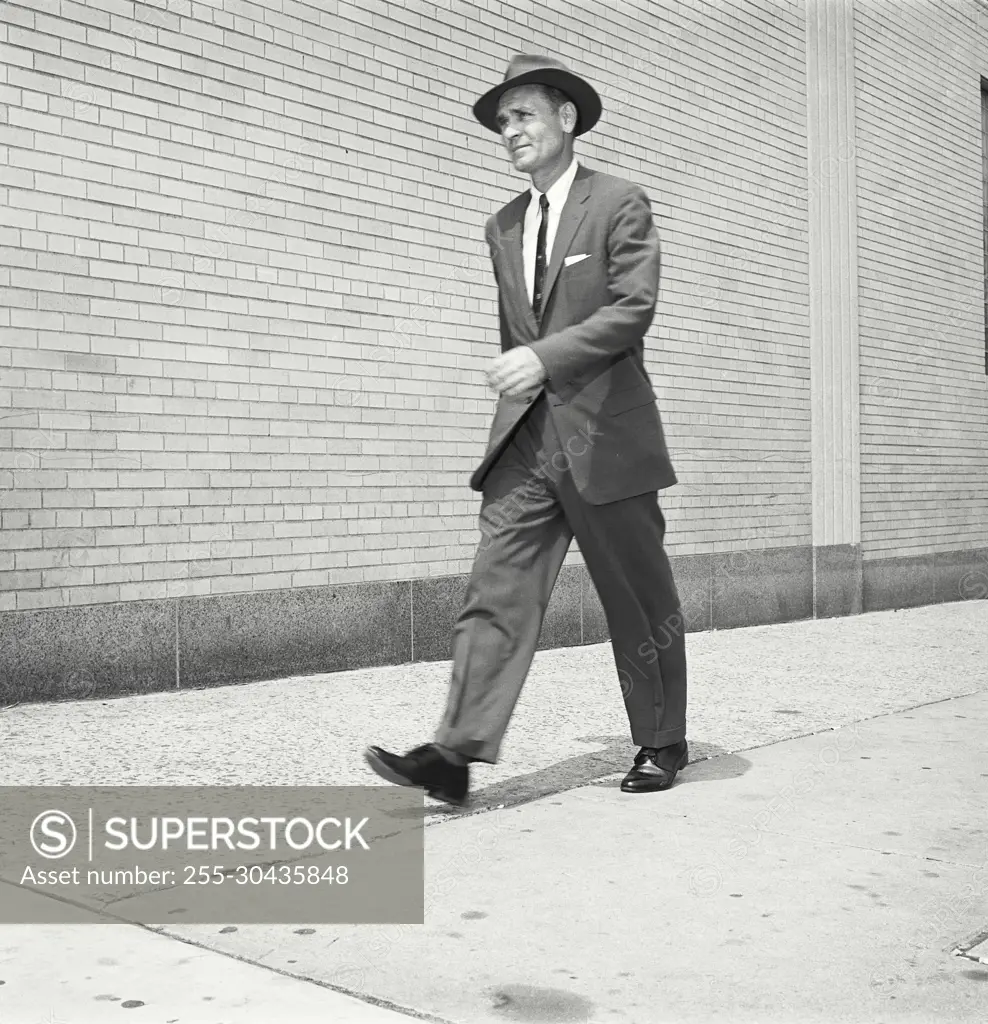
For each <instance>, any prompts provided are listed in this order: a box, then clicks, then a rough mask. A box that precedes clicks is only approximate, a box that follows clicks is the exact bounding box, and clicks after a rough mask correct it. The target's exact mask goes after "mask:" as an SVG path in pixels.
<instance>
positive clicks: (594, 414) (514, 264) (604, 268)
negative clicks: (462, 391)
mask: <svg viewBox="0 0 988 1024" xmlns="http://www.w3.org/2000/svg"><path fill="white" fill-rule="evenodd" d="M529 201H530V193H529V192H528V191H527V190H526V191H525V192H523V193H521V195H519V196H517V197H516V198H515V199H513V200H512V201H511V202H510V203H508V204H507V205H506V206H504V207H502V209H501V210H499V211H498V212H497V213H496V214H494V216H492V217H491V218H490V219H489V220H488V222H487V243H488V246H489V247H490V253H491V260H492V262H493V265H494V276H495V279H496V281H497V285H498V292H499V311H500V324H501V350H502V351H507V350H508V349H509V348H512V347H514V346H515V345H528V346H530V347H531V348H532V349H533V351H535V353H536V354H537V355H538V356H539V358H540V359H541V360H542V362H543V363H544V364H545V367H546V369H547V371H548V373H549V378H548V380H547V381H546V382H545V384H544V386H543V388H542V389H540V390H544V391H545V393H546V398H547V400H548V403H549V411H550V413H551V415H552V420H553V424H554V426H555V429H556V432H557V434H558V435H559V439H560V442H561V443H562V445H563V448H564V451H565V452H567V453H568V458H567V460H566V461H567V462H568V465H569V467H570V468H571V472H572V477H573V480H574V483H575V484H576V487H577V489H578V491H579V492H580V494H581V495H582V496H583V498H584V499H585V500H586V501H588V502H590V503H591V504H595V505H601V504H606V503H607V502H611V501H620V500H621V499H623V498H630V497H632V496H634V495H636V494H644V493H646V492H648V491H656V490H659V489H661V488H664V487H671V486H672V485H673V484H675V483H676V474H675V471H674V470H673V467H672V463H671V461H670V459H669V453H668V451H667V449H666V443H665V437H664V435H663V430H662V422H661V418H660V416H659V411H658V408H657V406H656V401H655V393H654V392H653V390H652V383H651V380H650V378H649V375H648V372H647V371H646V369H645V364H644V338H645V332H646V331H647V330H648V328H649V326H650V325H651V323H652V319H653V317H654V315H655V303H656V296H657V293H658V288H659V271H660V264H661V255H660V248H659V238H658V234H657V232H656V230H655V225H654V223H653V221H652V210H651V205H650V203H649V200H648V196H647V195H646V194H645V192H644V191H643V190H642V189H641V188H639V187H638V186H637V185H633V184H631V183H630V182H627V181H624V180H622V179H621V178H616V177H614V176H613V175H610V174H603V173H601V172H600V171H591V170H588V169H587V168H586V167H584V166H583V165H582V164H581V165H580V167H579V169H578V171H577V174H576V178H575V179H574V181H573V184H572V187H571V188H570V192H569V196H568V197H567V200H566V203H565V205H564V206H563V210H562V214H561V216H560V220H559V227H558V229H557V231H556V237H555V240H554V242H553V247H552V254H551V256H550V259H549V266H548V268H547V271H546V281H545V288H544V294H545V300H544V306H543V315H542V323H541V327H540V326H539V324H538V322H537V321H536V319H535V316H534V314H533V313H532V308H531V305H530V304H529V301H528V294H527V291H526V288H525V277H524V264H523V258H522V230H523V227H524V219H525V210H526V208H527V206H528V203H529ZM584 253H587V254H589V255H588V256H587V258H586V259H582V260H579V261H577V262H574V263H573V264H572V265H571V266H564V265H563V264H564V261H565V258H566V257H567V256H576V255H582V254H584ZM537 395H538V392H536V393H535V394H529V395H526V396H520V397H518V398H503V397H502V398H501V399H500V400H499V401H498V405H497V409H496V411H495V414H494V421H493V423H492V425H491V430H490V437H489V439H488V445H487V452H486V454H485V455H484V458H483V460H482V461H481V464H480V465H479V466H478V468H477V469H476V470H475V471H474V473H473V475H472V477H471V478H470V486H471V487H472V488H473V489H474V490H482V489H483V481H484V477H485V475H486V474H487V471H488V470H489V469H490V467H491V465H492V464H493V463H494V461H495V460H496V459H497V457H498V455H499V454H500V452H501V450H502V449H503V447H504V445H505V444H507V443H508V441H509V440H510V436H511V434H512V432H513V431H514V429H515V427H516V426H517V424H518V422H519V420H520V419H521V417H522V416H523V415H524V414H525V412H526V411H527V409H528V408H529V406H530V404H531V402H532V401H534V399H535V398H536V397H537Z"/></svg>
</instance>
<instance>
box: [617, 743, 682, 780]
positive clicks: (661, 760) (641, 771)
mask: <svg viewBox="0 0 988 1024" xmlns="http://www.w3.org/2000/svg"><path fill="white" fill-rule="evenodd" d="M689 760H690V748H689V746H688V745H687V743H686V740H682V741H681V742H679V743H674V744H673V745H672V746H670V747H662V748H661V749H657V748H655V747H642V748H641V750H639V751H638V754H637V755H636V757H635V763H634V764H633V765H632V768H631V771H629V772H628V774H627V775H625V777H624V779H622V781H621V791H622V792H624V793H655V792H658V791H659V790H663V789H668V788H669V787H670V786H671V785H672V784H673V783H674V782H675V781H676V775H677V774H678V772H679V771H680V769H682V768H685V767H686V765H687V764H689Z"/></svg>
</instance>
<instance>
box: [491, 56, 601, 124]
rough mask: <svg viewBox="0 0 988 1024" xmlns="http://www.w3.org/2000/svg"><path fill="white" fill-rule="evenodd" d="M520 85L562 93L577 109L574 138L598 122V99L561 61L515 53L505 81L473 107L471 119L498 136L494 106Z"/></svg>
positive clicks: (592, 89) (587, 85)
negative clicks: (474, 119)
mask: <svg viewBox="0 0 988 1024" xmlns="http://www.w3.org/2000/svg"><path fill="white" fill-rule="evenodd" d="M520 85H548V86H550V87H552V88H554V89H559V90H560V91H561V92H564V93H565V94H566V95H567V96H568V97H569V98H570V99H571V100H572V101H573V103H574V105H575V106H576V112H577V118H576V129H575V130H574V132H573V134H574V135H582V134H583V133H584V132H588V131H590V129H591V128H593V126H594V125H595V124H596V123H597V121H598V119H599V118H600V112H601V109H602V107H601V102H600V97H599V96H598V95H597V93H596V92H595V91H594V88H593V86H591V85H590V84H589V82H585V81H584V80H583V79H582V78H580V76H579V75H574V74H573V72H572V71H570V70H569V68H568V67H566V65H565V64H563V63H562V62H561V61H558V60H556V59H555V58H554V57H543V56H540V55H537V54H528V53H516V54H515V55H514V57H512V58H511V63H510V64H509V65H508V70H507V71H506V72H505V74H504V80H503V81H502V82H501V84H500V85H495V86H494V88H493V89H489V90H488V91H487V92H485V93H484V95H483V96H481V97H480V99H479V100H477V102H476V103H475V104H474V105H473V116H474V117H475V118H476V119H477V120H478V121H479V122H480V123H481V124H482V125H483V126H484V127H485V128H489V129H490V130H491V131H492V132H495V133H496V134H498V135H500V134H501V130H500V128H498V126H497V120H496V119H497V105H498V101H499V100H500V99H501V97H502V96H503V95H504V93H506V92H507V91H508V90H509V89H517V88H518V86H520Z"/></svg>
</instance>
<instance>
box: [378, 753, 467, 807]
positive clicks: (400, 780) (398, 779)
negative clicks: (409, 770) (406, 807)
mask: <svg viewBox="0 0 988 1024" xmlns="http://www.w3.org/2000/svg"><path fill="white" fill-rule="evenodd" d="M364 760H365V761H366V762H367V763H368V764H369V765H370V767H371V769H372V771H374V772H375V774H377V775H380V776H381V778H382V779H384V781H385V782H391V783H393V784H394V785H396V786H406V787H408V788H410V789H424V790H425V791H426V793H427V794H428V795H429V796H431V797H432V799H433V800H441V801H442V802H443V803H446V804H453V805H455V806H456V807H463V806H464V805H465V804H466V802H467V801H466V797H464V798H463V799H462V800H458V799H456V797H453V796H450V795H449V794H448V793H443V792H442V791H441V790H437V789H430V788H429V787H428V786H422V785H420V784H419V783H417V782H412V780H411V779H409V778H406V777H405V776H404V775H400V774H399V773H398V772H396V771H395V770H394V769H393V768H389V767H388V766H387V765H386V764H385V763H384V762H383V761H382V760H381V759H380V758H379V757H378V756H377V755H376V754H375V753H374V752H373V751H371V750H365V751H364Z"/></svg>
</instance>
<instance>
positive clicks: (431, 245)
mask: <svg viewBox="0 0 988 1024" xmlns="http://www.w3.org/2000/svg"><path fill="white" fill-rule="evenodd" d="M516 52H547V53H551V54H553V55H555V56H557V57H559V58H560V59H562V60H564V61H565V62H566V63H568V64H569V65H570V66H571V67H572V68H573V69H574V70H576V71H577V72H579V73H581V74H584V75H585V76H586V77H588V78H589V79H590V80H591V81H592V82H593V83H594V84H595V85H596V87H597V88H598V91H599V92H600V94H601V96H602V99H603V102H604V115H603V118H602V120H601V123H600V124H599V125H598V126H597V127H596V128H595V129H594V131H593V132H591V133H590V134H589V135H587V136H586V137H584V138H581V139H580V140H579V142H578V145H577V152H578V156H579V157H580V159H582V160H584V161H585V162H586V163H588V164H589V165H590V166H593V167H596V168H599V169H601V170H605V171H608V172H611V173H614V174H618V175H621V176H624V177H627V178H629V179H632V180H634V181H635V182H637V183H638V184H640V185H642V186H643V187H644V188H645V189H646V190H647V192H648V194H649V196H650V197H651V200H652V204H653V209H654V212H655V217H656V224H657V228H658V231H659V235H660V238H661V242H662V248H663V272H662V286H661V290H660V296H659V305H658V309H657V313H656V318H655V323H654V325H653V328H652V330H651V331H650V333H649V337H648V339H647V365H648V367H649V370H650V373H651V374H652V378H653V383H654V385H655V390H656V394H657V396H658V403H659V408H660V410H661V413H662V416H663V421H664V424H665V427H666V431H667V435H668V439H669V443H670V446H671V454H672V456H673V460H674V463H675V466H676V469H677V472H678V475H679V478H680V483H679V484H678V485H677V486H676V487H674V488H672V489H671V490H669V491H667V492H664V493H663V495H662V504H663V508H664V510H665V512H666V517H667V521H668V526H669V535H668V544H669V551H670V554H671V555H672V557H673V561H674V566H675V570H676V573H677V580H678V582H679V585H680V589H681V596H682V598H683V603H684V608H685V612H686V617H687V621H688V626H689V628H690V629H691V630H704V629H711V628H728V627H734V626H741V625H750V624H755V623H767V622H779V621H786V620H792V619H798V618H806V617H811V616H833V615H845V614H855V613H858V612H862V611H869V610H877V609H887V608H892V607H903V606H908V605H916V604H926V603H932V602H937V601H954V600H966V599H983V598H985V597H988V376H986V371H988V356H986V321H985V259H986V256H985V253H986V244H985V238H986V227H985V225H986V218H985V178H986V173H988V172H986V167H988V157H986V155H985V154H986V146H985V130H986V129H985V124H986V123H988V120H986V115H985V113H984V111H985V109H988V108H986V106H985V101H984V99H983V92H982V83H983V81H984V77H983V76H988V5H986V4H985V3H984V2H982V0H704V2H700V0H658V2H655V0H653V2H646V0H624V2H622V0H615V2H611V3H602V2H591V3H586V2H570V0H548V2H540V3H534V0H515V2H512V3H508V2H499V0H482V2H480V3H466V2H462V0H437V2H431V0H410V2H405V3H390V2H385V0H356V2H353V3H348V2H342V0H339V2H337V0H318V2H317V0H311V2H299V0H278V2H276V3H260V2H259V3H249V2H245V0H205V2H199V0H158V2H134V0H86V2H85V3H75V2H70V0H61V2H59V0H7V2H6V3H4V4H3V5H2V6H0V702H10V701H11V700H47V699H55V698H64V697H78V696H95V695H104V694H113V693H124V692H145V691H151V690H163V689H174V688H175V687H194V686H203V685H213V684H218V683H226V682H236V681H243V680H250V679H261V678H274V677H280V676H286V675H291V674H300V673H311V672H326V671H331V670H335V669H344V668H353V667H361V666H368V665H374V664H385V663H400V662H403V661H410V660H423V659H424V660H435V659H444V658H446V657H448V656H449V629H450V627H451V625H452V622H453V619H454V616H455V614H456V612H457V610H458V605H459V600H460V597H461V595H462V593H463V589H464V586H465V576H466V574H467V573H468V572H469V569H470V565H471V562H472V558H473V553H474V549H475V546H476V544H477V541H478V539H479V533H478V528H477V511H478V507H479V498H478V496H477V495H476V494H474V493H473V492H472V491H470V490H469V489H468V486H467V480H468V477H469V474H470V472H471V470H472V468H473V467H474V465H475V464H476V463H477V461H478V460H479V458H480V456H481V454H482V453H483V450H484V445H485V441H486V436H487V428H488V424H489V421H490V417H491V414H492V411H493V407H494V398H493V397H492V395H491V394H490V392H488V390H487V389H486V387H485V385H484V378H483V371H484V369H485V368H486V366H487V365H488V364H489V362H490V361H491V360H492V359H493V358H494V357H495V356H496V354H497V352H498V351H499V348H498V340H497V338H498V335H497V324H496V295H495V289H494V282H493V279H492V275H491V273H490V267H489V260H488V256H487V253H486V250H485V246H484V240H483V237H484V236H483V227H484V222H485V220H486V218H487V217H488V216H489V214H490V213H492V212H493V211H494V210H495V209H497V208H498V207H499V206H500V205H502V204H503V203H504V202H506V201H507V200H508V199H510V198H511V197H512V196H513V195H515V194H516V193H517V192H518V191H521V190H522V189H523V188H525V187H526V184H527V182H526V181H525V180H523V179H521V178H519V177H518V175H516V174H515V173H514V172H513V171H512V170H511V168H510V165H509V163H508V162H507V159H506V157H505V155H504V154H503V152H502V150H501V148H500V144H499V142H498V140H497V139H496V137H495V136H493V135H491V134H490V133H488V132H487V131H486V130H484V129H483V128H481V127H480V126H479V125H478V124H477V123H476V122H475V121H474V120H473V118H472V116H471V114H470V106H471V104H472V102H473V100H474V99H475V98H476V96H477V95H479V94H480V93H481V92H482V91H483V90H485V89H486V88H488V87H489V86H490V85H491V84H493V83H494V82H497V81H499V80H500V79H501V77H502V76H503V73H504V68H505V67H506V65H507V62H508V60H509V59H510V56H511V55H512V54H513V53H516ZM606 638H607V630H606V624H605V622H604V620H603V616H602V613H601V610H600V606H599V604H598V602H597V599H596V595H595V592H594V589H593V586H592V583H591V581H590V580H589V579H588V577H587V574H586V572H585V569H584V567H583V565H582V561H581V559H580V555H579V551H578V549H577V548H576V547H574V549H573V550H572V551H571V553H570V556H569V557H568V559H567V563H566V565H565V566H564V569H563V573H562V575H561V577H560V580H559V584H558V585H557V589H556V592H555V594H554V596H553V601H552V604H551V607H550V611H549V615H548V618H547V622H546V626H545V630H544V633H543V639H542V644H543V646H565V645H570V644H579V643H595V642H600V641H603V640H605V639H606Z"/></svg>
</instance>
